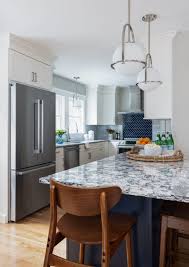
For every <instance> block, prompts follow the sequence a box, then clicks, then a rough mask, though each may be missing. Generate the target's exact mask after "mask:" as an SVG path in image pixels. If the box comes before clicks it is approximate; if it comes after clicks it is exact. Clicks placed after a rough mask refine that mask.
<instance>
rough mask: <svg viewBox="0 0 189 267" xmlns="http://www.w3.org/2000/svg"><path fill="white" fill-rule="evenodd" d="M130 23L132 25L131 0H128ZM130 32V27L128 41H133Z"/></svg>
mask: <svg viewBox="0 0 189 267" xmlns="http://www.w3.org/2000/svg"><path fill="white" fill-rule="evenodd" d="M128 24H129V25H131V0H128ZM130 34H131V31H130V28H128V42H130V41H131V37H130Z"/></svg>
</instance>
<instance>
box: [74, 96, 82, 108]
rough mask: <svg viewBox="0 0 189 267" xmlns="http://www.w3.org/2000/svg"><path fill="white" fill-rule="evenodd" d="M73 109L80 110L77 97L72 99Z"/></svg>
mask: <svg viewBox="0 0 189 267" xmlns="http://www.w3.org/2000/svg"><path fill="white" fill-rule="evenodd" d="M73 107H74V108H78V109H79V108H81V102H80V100H79V99H78V97H74V98H73Z"/></svg>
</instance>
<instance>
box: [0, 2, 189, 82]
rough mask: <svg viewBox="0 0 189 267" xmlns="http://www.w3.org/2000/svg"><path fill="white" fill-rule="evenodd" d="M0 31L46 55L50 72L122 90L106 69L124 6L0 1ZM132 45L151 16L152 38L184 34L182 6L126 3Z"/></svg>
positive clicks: (185, 6)
mask: <svg viewBox="0 0 189 267" xmlns="http://www.w3.org/2000/svg"><path fill="white" fill-rule="evenodd" d="M0 3H1V9H0V31H8V32H11V33H14V34H16V35H18V36H20V37H24V38H26V39H29V40H32V41H35V42H37V43H40V44H42V45H45V46H48V47H49V48H50V49H52V52H53V54H54V55H55V56H56V60H55V68H56V69H55V72H56V73H57V74H60V75H62V76H65V77H68V78H72V77H73V76H80V77H81V81H82V82H84V83H89V84H103V85H113V84H114V85H125V84H127V82H128V80H129V79H128V77H122V76H119V75H118V74H117V73H115V72H114V71H113V70H111V68H110V64H111V59H112V54H113V52H114V50H115V48H116V46H117V45H118V44H119V42H120V38H121V30H122V26H123V23H125V22H126V21H127V0H12V1H11V0H6V1H4V0H0ZM131 5H132V11H131V15H132V17H131V24H132V26H133V28H134V31H135V35H136V39H138V40H140V41H141V40H143V39H144V36H146V27H145V24H144V23H142V22H141V17H142V16H143V15H144V14H146V13H149V12H153V13H156V14H157V15H158V17H159V20H157V21H156V22H154V23H153V28H152V30H153V33H154V34H157V33H165V32H169V31H180V30H188V29H189V16H188V10H189V1H188V0H180V1H178V0H166V1H165V0H131Z"/></svg>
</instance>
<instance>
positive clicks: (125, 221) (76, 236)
mask: <svg viewBox="0 0 189 267" xmlns="http://www.w3.org/2000/svg"><path fill="white" fill-rule="evenodd" d="M108 220H109V240H110V242H115V241H117V240H119V239H120V237H122V236H124V235H126V234H127V233H128V231H129V230H130V229H131V228H132V226H133V225H134V223H135V222H136V220H135V218H133V217H132V216H129V215H126V214H117V213H112V214H110V215H109V219H108ZM57 227H58V230H59V231H60V232H61V234H62V235H64V236H65V237H67V238H69V239H71V240H74V241H77V242H79V243H84V244H90V243H92V244H99V243H101V242H102V226H101V217H100V216H94V217H81V216H75V215H71V214H68V213H67V214H65V215H63V216H62V217H61V219H60V220H59V221H58V224H57Z"/></svg>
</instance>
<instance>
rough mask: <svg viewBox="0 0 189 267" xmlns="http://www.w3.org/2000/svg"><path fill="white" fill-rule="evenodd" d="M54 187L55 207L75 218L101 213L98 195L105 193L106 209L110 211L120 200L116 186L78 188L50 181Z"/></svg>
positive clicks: (119, 191) (118, 189) (119, 192)
mask: <svg viewBox="0 0 189 267" xmlns="http://www.w3.org/2000/svg"><path fill="white" fill-rule="evenodd" d="M51 186H55V197H56V203H57V205H58V206H59V207H60V208H61V209H63V210H64V211H65V212H66V213H69V214H73V215H77V216H95V215H99V214H100V213H101V210H100V195H101V193H102V192H105V193H106V199H107V209H108V210H110V209H111V208H112V207H113V206H115V205H116V204H117V203H118V202H119V200H120V198H121V189H120V188H119V187H117V186H112V187H97V188H80V187H74V186H68V185H63V184H61V183H58V182H55V181H54V180H51Z"/></svg>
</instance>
